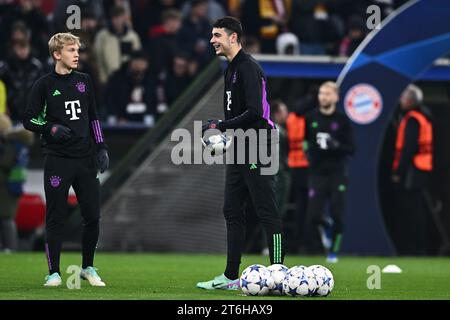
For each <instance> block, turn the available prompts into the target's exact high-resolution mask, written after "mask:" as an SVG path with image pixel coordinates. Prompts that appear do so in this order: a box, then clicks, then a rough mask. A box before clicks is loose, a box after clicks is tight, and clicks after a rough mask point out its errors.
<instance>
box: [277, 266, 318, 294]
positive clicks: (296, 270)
mask: <svg viewBox="0 0 450 320" xmlns="http://www.w3.org/2000/svg"><path fill="white" fill-rule="evenodd" d="M317 287H318V286H317V281H316V279H315V277H314V274H313V273H312V272H311V271H310V270H308V268H306V267H304V266H296V267H292V268H290V269H289V271H288V273H287V275H286V277H285V278H284V280H283V292H284V293H285V294H286V295H288V296H292V297H297V296H303V297H307V296H311V295H313V294H314V292H315V291H316V290H317Z"/></svg>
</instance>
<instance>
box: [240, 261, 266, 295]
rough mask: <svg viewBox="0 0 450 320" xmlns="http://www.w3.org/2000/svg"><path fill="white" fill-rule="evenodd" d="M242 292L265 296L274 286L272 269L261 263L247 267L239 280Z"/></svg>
mask: <svg viewBox="0 0 450 320" xmlns="http://www.w3.org/2000/svg"><path fill="white" fill-rule="evenodd" d="M239 284H240V287H241V290H242V292H243V293H244V294H245V295H247V296H265V295H267V294H268V293H269V290H270V288H273V286H274V283H273V279H272V277H271V276H270V271H269V270H267V268H266V267H265V266H263V265H260V264H253V265H251V266H249V267H247V268H246V269H245V270H244V271H243V272H242V275H241V278H240V281H239Z"/></svg>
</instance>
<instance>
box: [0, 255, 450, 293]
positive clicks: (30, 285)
mask: <svg viewBox="0 0 450 320" xmlns="http://www.w3.org/2000/svg"><path fill="white" fill-rule="evenodd" d="M80 260H81V257H80V254H76V253H63V254H62V258H61V273H62V278H63V286H61V287H58V288H45V287H43V283H44V276H45V274H46V265H47V263H46V260H45V256H44V254H43V253H16V254H0V299H26V300H30V299H107V300H110V299H171V300H178V299H183V300H184V299H187V300H197V299H199V300H200V299H229V300H232V299H233V300H235V299H238V300H243V301H245V300H249V299H318V298H290V297H285V296H284V297H271V296H268V297H246V296H243V295H242V292H240V291H221V290H220V291H219V290H214V291H206V290H201V289H197V288H196V287H195V284H196V283H197V281H200V280H209V279H210V278H212V277H213V276H215V275H217V274H220V273H221V272H223V266H224V264H225V256H224V255H185V254H183V255H181V254H116V253H103V252H100V253H97V255H96V267H97V268H98V269H99V274H100V275H101V277H102V278H103V280H104V281H105V282H106V284H107V286H106V287H103V288H100V287H96V288H94V287H90V286H89V285H88V283H87V282H86V281H82V282H81V288H80V289H68V287H67V285H66V282H67V280H68V278H69V277H70V276H71V274H69V273H67V272H66V271H67V268H68V267H69V266H70V265H79V264H80ZM267 262H268V258H267V257H264V256H251V255H245V256H244V257H243V263H242V266H243V267H245V266H248V265H250V264H254V263H261V264H265V265H267ZM285 264H286V265H287V266H288V267H291V266H294V265H300V264H302V265H312V264H322V265H325V266H327V267H328V268H329V269H330V270H331V271H332V273H333V275H334V279H335V287H334V290H333V292H332V293H331V295H330V296H328V297H326V298H323V299H328V300H332V299H394V300H396V299H447V300H448V299H450V258H399V257H341V259H340V261H339V263H337V264H334V265H327V264H326V263H325V262H324V258H323V257H320V256H316V257H311V256H309V257H301V256H287V257H286V260H285ZM388 264H396V265H398V266H399V267H400V268H401V269H402V270H403V272H402V273H400V274H384V273H381V275H380V278H379V280H380V282H379V284H380V288H379V289H376V288H374V289H368V286H367V283H368V282H369V284H372V285H376V280H375V278H374V277H376V276H377V275H376V274H374V273H368V267H369V266H372V265H375V266H378V267H380V268H381V269H382V268H384V267H385V266H386V265H388ZM375 269H376V267H375ZM241 271H242V270H241ZM371 276H372V278H369V277H371Z"/></svg>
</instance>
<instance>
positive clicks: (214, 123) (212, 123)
mask: <svg viewBox="0 0 450 320" xmlns="http://www.w3.org/2000/svg"><path fill="white" fill-rule="evenodd" d="M220 121H221V120H211V119H208V121H206V122H205V123H204V124H203V125H202V133H205V131H206V130H208V129H218V130H220V129H219V123H220Z"/></svg>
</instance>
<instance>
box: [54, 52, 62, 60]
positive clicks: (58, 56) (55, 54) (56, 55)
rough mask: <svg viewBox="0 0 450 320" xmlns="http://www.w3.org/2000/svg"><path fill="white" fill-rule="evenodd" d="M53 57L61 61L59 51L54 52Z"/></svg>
mask: <svg viewBox="0 0 450 320" xmlns="http://www.w3.org/2000/svg"><path fill="white" fill-rule="evenodd" d="M52 55H53V59H55V60H61V52H60V51H59V50H56V51H53V52H52Z"/></svg>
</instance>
